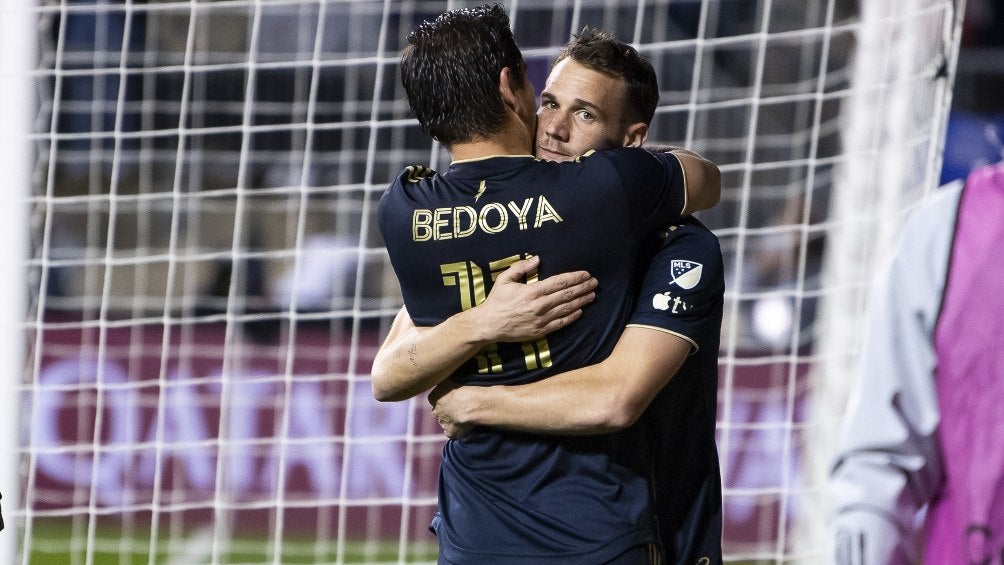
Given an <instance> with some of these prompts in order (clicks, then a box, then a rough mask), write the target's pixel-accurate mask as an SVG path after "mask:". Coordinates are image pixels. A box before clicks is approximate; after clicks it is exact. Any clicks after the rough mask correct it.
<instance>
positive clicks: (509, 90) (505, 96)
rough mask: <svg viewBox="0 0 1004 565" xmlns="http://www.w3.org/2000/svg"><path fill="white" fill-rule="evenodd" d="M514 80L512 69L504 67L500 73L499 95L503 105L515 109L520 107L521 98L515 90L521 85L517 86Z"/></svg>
mask: <svg viewBox="0 0 1004 565" xmlns="http://www.w3.org/2000/svg"><path fill="white" fill-rule="evenodd" d="M512 79H513V76H512V69H510V68H509V67H502V70H501V71H499V95H500V96H501V97H502V103H503V104H505V105H506V106H509V107H510V108H512V109H515V108H516V107H517V106H518V105H519V96H518V93H517V92H516V90H515V89H516V88H518V87H519V86H520V85H518V84H515V83H514V82H513V80H512Z"/></svg>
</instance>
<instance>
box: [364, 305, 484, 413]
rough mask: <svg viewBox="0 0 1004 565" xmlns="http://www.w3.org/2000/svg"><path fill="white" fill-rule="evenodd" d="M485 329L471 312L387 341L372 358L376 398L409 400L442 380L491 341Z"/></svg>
mask: <svg viewBox="0 0 1004 565" xmlns="http://www.w3.org/2000/svg"><path fill="white" fill-rule="evenodd" d="M482 333H483V332H481V331H480V330H479V326H478V324H477V320H476V319H475V315H473V314H472V313H471V312H461V313H459V314H456V315H454V316H452V317H450V318H449V319H447V320H446V321H445V322H443V323H441V324H439V325H437V326H434V327H428V328H416V327H411V328H409V329H407V330H406V331H404V332H402V333H401V334H400V335H399V336H397V337H396V338H395V339H393V341H389V342H388V343H385V344H384V346H382V347H381V350H380V353H378V355H377V358H376V359H374V361H373V369H372V378H373V396H374V398H376V399H377V400H379V401H382V402H388V401H397V400H406V399H408V398H411V397H413V396H417V395H419V394H421V393H423V392H425V391H427V390H429V389H430V388H432V387H434V386H436V385H437V384H439V383H441V382H443V381H444V380H446V378H447V377H449V376H450V375H451V374H452V373H453V372H454V371H455V370H457V369H458V368H459V367H460V366H461V365H462V364H463V363H464V362H465V361H466V360H467V359H469V358H470V357H471V356H473V355H474V354H475V353H477V352H478V350H480V349H481V348H482V347H484V345H485V344H487V343H488V340H486V339H485V338H484V337H482Z"/></svg>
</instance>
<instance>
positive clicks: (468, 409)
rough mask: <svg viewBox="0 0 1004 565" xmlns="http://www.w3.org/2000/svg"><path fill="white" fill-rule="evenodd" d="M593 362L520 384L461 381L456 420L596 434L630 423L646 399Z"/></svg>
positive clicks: (516, 427) (534, 430) (519, 427)
mask: <svg viewBox="0 0 1004 565" xmlns="http://www.w3.org/2000/svg"><path fill="white" fill-rule="evenodd" d="M604 370H605V368H604V367H603V366H602V365H593V366H591V367H586V368H584V369H580V370H578V371H575V372H574V373H564V374H561V375H556V376H553V377H549V378H547V379H544V380H543V381H539V382H536V383H533V384H531V385H519V386H492V387H464V388H463V389H458V392H461V391H462V395H461V396H460V397H458V399H457V404H458V405H459V406H460V407H461V408H460V411H461V412H462V413H461V414H459V415H458V416H459V417H458V420H461V421H463V422H466V423H469V424H480V425H486V426H495V427H500V428H505V429H509V430H513V431H521V432H534V433H560V434H597V433H605V432H611V431H615V430H619V429H623V428H625V427H627V426H630V425H631V424H633V423H634V422H635V421H636V420H637V419H638V417H639V416H640V415H641V413H642V412H643V411H644V409H645V407H646V406H647V404H648V402H647V400H646V399H645V398H642V396H641V395H639V394H637V391H635V390H632V389H631V388H630V387H627V386H624V385H619V386H618V385H617V379H615V378H610V376H609V375H608V376H604Z"/></svg>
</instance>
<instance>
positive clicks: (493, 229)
mask: <svg viewBox="0 0 1004 565" xmlns="http://www.w3.org/2000/svg"><path fill="white" fill-rule="evenodd" d="M493 216H494V219H493ZM493 222H494V223H493ZM508 225H509V214H506V212H505V206H502V205H501V204H499V203H498V202H491V203H489V204H485V207H484V208H482V209H481V213H480V214H478V227H480V228H481V230H482V231H484V232H485V233H499V232H500V231H502V230H504V229H505V228H506V226H508Z"/></svg>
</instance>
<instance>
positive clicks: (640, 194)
mask: <svg viewBox="0 0 1004 565" xmlns="http://www.w3.org/2000/svg"><path fill="white" fill-rule="evenodd" d="M607 153H609V156H610V159H611V161H612V164H613V167H614V169H616V171H617V174H618V175H619V176H620V179H621V182H622V183H623V185H624V189H625V191H626V192H627V196H628V199H629V201H630V202H631V208H632V210H633V212H634V217H635V218H637V222H638V225H637V226H636V227H638V228H639V229H640V230H642V231H643V232H646V233H650V232H652V231H656V230H663V229H665V228H666V226H668V225H670V224H673V223H675V222H678V221H679V220H680V212H682V211H683V206H684V204H686V201H687V195H686V185H685V183H684V176H683V166H682V165H681V164H680V160H679V159H678V158H677V157H676V156H675V155H673V154H671V153H661V152H651V151H649V150H647V149H639V148H635V147H625V148H620V149H613V150H611V151H608V152H607Z"/></svg>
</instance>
